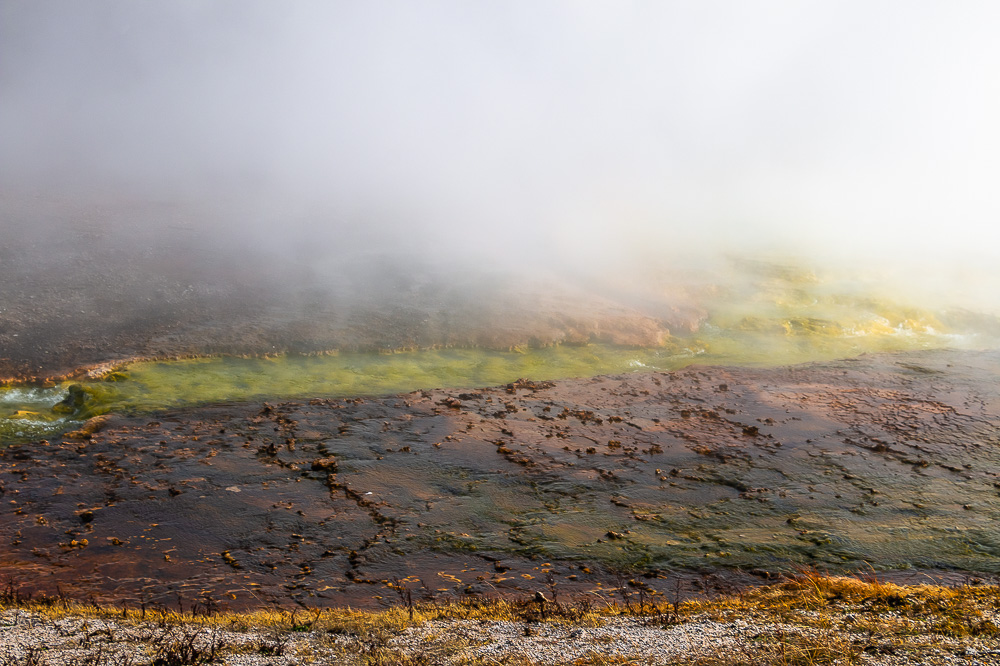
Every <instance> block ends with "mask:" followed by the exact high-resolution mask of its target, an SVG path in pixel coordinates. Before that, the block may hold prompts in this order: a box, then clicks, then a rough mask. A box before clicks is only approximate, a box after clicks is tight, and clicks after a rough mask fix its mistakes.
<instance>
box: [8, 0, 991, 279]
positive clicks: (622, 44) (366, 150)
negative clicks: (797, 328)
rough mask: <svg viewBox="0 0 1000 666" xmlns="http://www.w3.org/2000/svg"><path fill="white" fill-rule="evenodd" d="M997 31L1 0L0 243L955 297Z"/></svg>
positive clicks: (710, 7) (763, 15)
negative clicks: (125, 241) (41, 232)
mask: <svg viewBox="0 0 1000 666" xmlns="http://www.w3.org/2000/svg"><path fill="white" fill-rule="evenodd" d="M998 21H1000V6H998V5H997V4H996V3H993V2H973V1H971V0H970V1H967V2H962V3H953V2H945V1H940V2H931V1H928V2H908V1H888V0H882V1H878V0H877V1H875V2H872V1H864V2H861V1H847V2H809V1H803V0H794V1H781V0H772V1H764V2H754V3H746V2H738V1H735V0H732V1H719V0H704V1H700V2H629V3H603V2H585V1H580V0H573V1H566V2H557V1H545V2H494V3H478V2H477V3H468V2H458V1H453V2H434V1H428V2H405V1H380V2H350V3H348V2H325V1H323V2H321V1H318V0H317V1H315V2H313V1H305V0H298V1H294V2H283V1H277V0H275V1H273V2H262V1H251V2H248V1H246V0H219V1H215V2H206V1H203V0H173V1H171V2H151V1H148V2H147V1H136V0H95V1H93V2H70V1H68V0H67V1H58V2H57V1H49V0H2V2H0V196H2V203H3V209H4V211H5V213H4V217H5V218H6V219H5V220H4V222H3V225H4V226H8V225H9V226H8V230H9V231H10V230H15V228H21V229H22V231H23V229H26V228H35V229H37V228H45V229H49V230H52V229H56V230H58V229H62V228H73V226H74V225H79V224H81V220H88V219H93V218H95V217H96V218H100V219H102V220H104V221H105V222H107V221H108V220H112V221H113V222H114V225H115V227H114V228H115V229H116V230H118V231H120V232H122V233H124V234H130V235H132V236H134V237H135V238H140V239H143V238H144V239H149V238H157V237H160V235H162V236H164V237H169V236H170V235H174V234H180V233H184V232H181V231H178V229H179V228H180V229H186V230H187V232H188V233H193V234H196V235H197V237H198V239H199V240H198V243H200V244H201V245H202V246H205V247H211V248H214V250H216V251H218V252H222V251H224V249H226V248H229V249H233V250H234V251H235V250H236V249H238V250H239V251H246V250H247V249H248V248H253V247H258V248H260V251H261V252H264V249H265V248H266V250H267V251H268V252H274V253H276V255H275V256H276V257H277V258H278V259H279V260H288V261H292V262H304V263H309V262H312V263H315V264H316V265H327V264H336V261H337V260H338V259H339V258H341V257H343V256H344V255H346V254H352V253H357V252H362V251H364V252H369V251H372V248H378V249H379V251H382V250H385V249H387V248H389V249H391V248H396V249H397V250H398V251H400V252H407V253H412V254H413V255H415V256H422V257H427V258H429V259H432V260H435V261H441V262H445V263H447V262H468V263H470V264H472V265H491V264H490V263H489V262H496V264H497V265H499V264H501V263H506V264H510V265H517V266H522V267H523V266H531V265H541V264H547V265H551V266H562V267H565V268H567V269H568V270H571V271H577V272H587V271H591V270H594V271H597V270H604V269H608V268H615V267H621V266H627V265H631V264H632V263H633V262H637V261H640V262H641V261H661V260H664V258H665V257H670V258H672V260H675V259H676V258H677V257H678V256H682V255H685V254H687V255H689V256H691V255H694V256H701V255H702V254H703V253H704V252H708V251H715V250H719V251H725V252H741V253H754V252H764V251H781V252H786V253H794V254H798V255H802V256H820V255H823V256H834V257H836V258H838V259H843V258H845V257H855V258H862V259H863V260H864V261H868V262H882V263H888V264H892V265H897V266H912V265H914V264H917V265H920V266H922V267H923V268H924V269H925V270H922V271H921V274H922V275H928V274H929V275H931V276H933V277H934V279H935V280H944V279H946V278H947V279H950V278H954V277H956V276H961V275H963V274H964V272H966V271H968V270H971V268H975V267H976V266H980V267H986V268H987V269H988V268H989V267H991V265H992V264H991V262H993V261H995V260H996V259H997V257H996V251H997V248H1000V243H998V240H1000V239H998V232H997V228H998V225H997V222H998V220H1000V215H998V213H1000V197H998V196H997V195H996V184H997V182H1000V124H998V123H997V121H996V119H997V118H998V117H1000V83H998V79H997V76H996V72H998V71H1000V42H998V41H997V40H996V36H995V26H996V25H997V24H998ZM164 211H168V212H164ZM137 242H138V241H137ZM904 258H905V261H903V259H904ZM928 266H929V267H931V270H929V271H928V270H926V268H927V267H928ZM970 267H971V268H970Z"/></svg>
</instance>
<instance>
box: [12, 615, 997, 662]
mask: <svg viewBox="0 0 1000 666" xmlns="http://www.w3.org/2000/svg"><path fill="white" fill-rule="evenodd" d="M810 631H813V630H811V629H808V628H805V627H802V626H794V625H778V624H760V623H753V622H747V621H743V620H736V621H732V622H716V621H712V620H709V619H704V618H702V619H697V618H696V619H693V620H691V619H689V620H687V621H685V622H683V623H682V624H678V625H671V626H658V625H655V624H649V623H648V621H645V620H643V619H641V618H631V617H628V618H626V617H621V618H616V617H611V618H607V619H606V620H605V621H604V623H603V624H602V625H601V626H596V627H578V626H571V625H563V624H558V623H525V622H503V621H481V620H451V621H434V622H428V623H425V624H422V625H420V626H417V627H413V628H410V629H408V630H406V631H405V632H402V633H399V634H392V633H384V634H382V635H374V636H365V637H357V636H350V635H338V634H328V633H326V632H283V633H280V634H279V633H276V632H274V631H269V630H257V631H236V630H224V629H221V628H198V627H197V626H194V625H181V626H174V625H158V624H153V623H148V624H135V623H126V624H120V623H118V622H116V621H114V620H100V619H91V618H65V619H59V620H52V619H49V618H47V617H45V616H42V615H38V614H33V613H30V612H26V611H23V610H6V611H4V612H2V613H0V666H22V665H23V666H29V665H30V666H62V665H67V666H69V665H77V664H81V665H87V666H104V665H107V666H146V665H148V664H151V663H153V662H154V661H155V659H156V658H157V657H158V656H163V650H165V649H166V648H167V647H168V646H172V647H173V648H174V649H175V650H178V649H182V648H183V646H188V647H189V648H194V649H196V650H199V651H200V652H201V654H203V655H205V654H207V653H208V652H209V651H210V650H211V647H212V645H215V646H216V657H217V659H216V661H214V662H212V663H217V664H226V665H228V666H287V665H291V664H338V665H340V664H345V665H346V664H351V663H354V662H355V660H354V659H352V657H359V660H358V661H359V662H360V663H373V661H374V660H369V661H363V657H364V656H368V657H371V656H373V655H376V654H377V655H379V656H381V658H382V659H383V661H381V662H374V663H392V662H391V661H387V660H385V659H386V657H387V655H391V654H392V651H394V650H395V651H402V652H408V653H410V654H422V655H424V656H426V657H428V660H427V662H426V663H429V664H448V663H451V662H453V661H458V660H461V659H472V660H478V661H481V662H483V663H487V664H492V663H496V664H503V663H508V662H509V661H510V660H512V659H513V660H516V659H518V658H527V659H530V660H533V661H534V662H536V663H538V664H546V665H552V664H568V663H572V662H573V661H575V660H577V659H580V658H582V657H586V656H588V655H590V656H607V657H611V656H618V657H626V658H628V659H630V660H631V663H636V664H664V663H678V662H685V661H688V660H693V659H697V658H698V657H703V656H706V655H710V654H715V655H720V656H721V655H726V656H739V657H742V659H743V661H744V662H746V661H752V660H753V657H754V654H755V644H756V642H755V639H756V638H759V637H761V636H766V635H770V636H774V635H776V634H777V633H778V632H785V633H798V634H799V635H804V636H810V635H812V634H810ZM389 659H391V656H390V657H389ZM860 662H861V663H863V664H867V665H869V666H903V665H904V664H927V665H928V666H930V665H932V664H933V665H941V664H954V665H956V666H957V665H959V664H961V665H963V666H996V665H1000V645H998V644H997V641H996V640H991V641H989V644H982V643H980V644H976V645H972V644H962V643H961V642H955V641H947V640H944V641H942V642H941V643H940V645H938V646H936V647H935V649H933V650H930V651H925V652H923V653H922V655H921V657H920V658H919V659H914V658H913V657H912V655H911V656H907V655H905V654H900V655H892V654H888V655H886V654H882V655H877V656H876V655H871V656H869V655H867V654H865V655H861V659H860ZM189 663H207V662H206V661H201V662H194V661H191V662H189ZM855 663H857V662H855Z"/></svg>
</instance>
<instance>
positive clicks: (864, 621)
mask: <svg viewBox="0 0 1000 666" xmlns="http://www.w3.org/2000/svg"><path fill="white" fill-rule="evenodd" d="M401 603H402V605H400V606H399V607H396V608H391V609H388V610H383V611H359V610H351V609H345V608H334V609H325V610H315V611H301V610H300V611H297V612H296V611H285V610H259V611H255V612H251V613H227V612H211V611H210V609H207V608H206V609H203V610H202V612H198V613H190V612H188V613H183V614H182V613H178V612H174V611H170V610H164V609H156V610H150V609H146V610H141V609H121V608H114V607H99V606H95V605H85V604H77V603H72V602H69V601H64V600H58V599H35V600H28V599H20V598H17V596H16V595H12V594H11V593H10V591H9V590H8V593H7V594H0V609H3V610H6V609H8V608H12V607H17V608H20V609H22V610H27V611H30V612H33V613H36V614H39V615H40V616H42V617H45V618H48V619H50V620H53V621H55V620H60V619H65V618H76V619H80V618H84V619H86V618H93V619H102V620H106V621H114V622H116V623H118V625H119V626H136V627H138V626H143V627H158V628H160V629H164V630H167V629H169V630H172V631H174V632H175V633H174V634H172V635H174V636H175V637H176V639H177V645H176V647H177V650H176V651H180V650H182V648H184V645H185V643H184V641H188V648H189V649H188V652H189V653H191V654H194V652H193V649H194V646H195V643H194V641H193V640H192V639H191V636H193V635H195V634H196V633H198V632H200V634H199V635H201V636H203V637H204V636H211V635H212V633H211V632H214V631H221V630H225V631H234V632H253V633H255V634H257V635H259V636H265V637H267V638H266V639H262V640H259V641H258V642H257V643H254V644H253V646H254V647H253V649H254V650H256V651H259V652H261V653H265V652H266V651H268V650H271V651H272V652H273V653H274V654H280V653H281V652H282V650H284V649H285V646H286V645H287V644H288V643H289V641H290V640H291V639H292V638H294V637H295V636H296V635H303V634H304V633H305V632H312V634H311V635H314V636H316V635H318V636H320V637H321V639H320V640H322V642H323V645H324V646H325V648H326V649H327V650H328V653H330V654H335V655H337V658H336V661H335V662H329V663H342V664H345V665H357V666H380V665H383V664H385V665H388V664H402V665H404V666H430V665H432V664H460V665H463V666H476V665H478V664H485V663H498V662H496V661H495V660H482V661H481V660H478V659H477V658H476V657H474V656H469V655H470V654H474V651H470V650H469V649H468V648H469V647H470V643H469V642H468V641H467V640H464V639H461V638H459V637H457V636H456V635H454V634H452V633H451V632H442V634H444V635H441V636H438V637H434V638H433V639H428V640H425V641H424V642H422V643H421V644H420V646H419V648H418V649H409V650H405V651H404V650H401V649H400V648H398V647H393V646H392V645H391V641H392V639H394V638H395V637H397V636H399V635H400V634H401V633H403V632H404V631H405V630H407V629H408V628H410V627H418V626H421V625H424V624H426V623H428V622H433V621H469V622H477V621H481V622H499V621H507V622H514V623H523V624H525V626H527V625H529V624H533V623H549V624H553V623H554V624H561V625H568V626H573V627H578V626H579V627H597V626H600V625H601V624H602V622H604V621H605V620H606V619H608V618H609V617H613V616H629V617H633V618H637V619H639V620H640V621H641V622H642V624H643V625H644V626H650V627H672V626H678V625H684V624H688V623H693V622H696V621H698V622H704V621H709V620H712V621H716V622H722V623H733V622H741V623H747V624H748V625H749V630H748V638H747V640H745V641H742V642H741V643H740V644H738V645H737V646H736V647H732V646H730V648H728V649H726V650H724V651H723V650H719V651H718V653H717V654H710V655H704V654H702V655H698V656H693V657H689V658H684V659H681V660H678V661H677V662H675V663H693V664H699V665H701V666H743V665H746V666H750V665H754V666H757V665H773V666H779V665H780V666H795V665H800V666H813V665H820V664H867V663H873V660H878V659H888V660H889V662H892V660H896V663H905V662H907V661H913V660H915V661H919V660H923V661H925V662H927V663H945V661H943V659H944V657H941V655H949V654H950V655H952V657H954V656H955V655H962V654H963V650H965V649H971V648H974V649H975V650H976V651H979V652H982V651H988V652H989V651H993V650H995V651H996V652H995V655H996V656H994V657H991V658H992V659H994V660H996V658H997V657H1000V627H998V623H1000V588H998V587H995V586H968V585H967V586H961V587H941V586H935V585H906V586H904V585H896V584H892V583H883V582H879V581H877V580H875V579H874V578H865V577H853V578H851V577H826V576H822V575H819V574H814V573H803V574H800V575H797V576H794V577H791V578H789V579H787V580H785V581H784V582H781V583H778V584H775V585H770V586H767V587H761V588H756V589H751V590H746V591H744V592H742V593H740V594H736V595H733V596H729V597H724V598H718V599H711V600H692V601H686V602H676V601H675V602H674V603H655V604H654V603H644V604H643V605H642V607H640V606H639V605H637V604H635V603H633V602H631V600H629V599H627V598H625V599H623V600H622V602H620V603H619V602H614V601H609V602H607V603H605V604H603V605H601V606H594V605H591V604H588V603H580V602H577V603H571V604H556V603H552V602H549V603H542V602H539V601H538V600H535V599H520V600H518V599H514V600H511V599H483V598H478V599H469V600H465V601H462V602H453V603H443V604H412V605H411V604H408V603H407V600H406V598H405V597H404V596H402V595H401ZM536 626H537V625H536ZM201 649H202V650H203V651H202V653H201V654H204V649H205V648H201ZM213 649H214V648H213ZM243 649H246V648H243ZM236 650H237V648H234V647H232V646H228V647H227V646H220V647H219V651H220V653H224V652H226V651H229V652H233V651H236ZM183 657H184V655H180V656H179V657H178V658H177V660H176V661H173V662H170V663H171V664H177V665H178V666H181V665H183V664H189V663H208V662H207V661H197V660H196V659H194V658H193V657H192V658H190V659H185V658H183ZM213 657H214V655H213ZM939 657H941V659H942V661H939V660H938V658H939ZM25 663H27V662H25ZM162 663H167V662H166V661H163V662H162ZM303 663H308V659H306V660H305V661H304V662H303ZM322 663H328V662H322ZM502 663H505V664H512V665H516V666H528V665H529V664H533V663H535V662H532V661H531V660H530V659H528V658H526V657H509V658H505V660H504V661H503V662H502ZM568 663H572V664H578V665H579V666H600V665H610V664H628V663H644V662H642V661H641V660H636V659H635V658H634V657H633V656H630V655H628V654H609V653H607V652H601V651H599V650H595V651H594V652H592V653H590V654H588V655H587V656H586V657H584V658H579V659H577V660H576V661H575V662H568Z"/></svg>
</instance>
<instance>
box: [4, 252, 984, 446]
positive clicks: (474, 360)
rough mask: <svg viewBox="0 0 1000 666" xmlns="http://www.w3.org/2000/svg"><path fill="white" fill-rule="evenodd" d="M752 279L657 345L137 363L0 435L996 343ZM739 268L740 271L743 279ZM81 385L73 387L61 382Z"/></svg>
mask: <svg viewBox="0 0 1000 666" xmlns="http://www.w3.org/2000/svg"><path fill="white" fill-rule="evenodd" d="M755 273H756V280H755V281H752V282H747V281H741V282H740V283H738V284H735V283H734V284H729V285H721V286H718V287H713V288H703V289H702V291H703V293H705V294H708V296H707V297H706V298H707V299H708V300H707V302H705V303H704V309H705V313H706V314H705V316H704V317H703V319H702V321H700V322H699V324H698V326H697V329H696V330H694V331H692V332H688V333H683V334H677V335H672V336H670V337H669V338H667V339H666V340H665V341H664V342H663V343H662V344H660V345H657V346H625V345H615V344H608V343H606V342H601V341H600V340H595V341H593V342H589V343H588V342H580V343H575V344H566V343H563V344H552V345H546V346H531V345H523V346H520V347H518V348H515V349H505V350H498V349H489V348H481V347H480V348H430V349H422V350H406V351H391V350H390V351H385V352H382V353H376V352H336V351H332V352H324V353H313V354H279V355H271V356H251V357H245V356H224V355H214V356H205V357H194V358H176V359H170V360H136V361H133V362H128V363H123V364H120V365H117V366H115V367H113V368H112V369H108V368H104V369H102V370H101V371H99V372H96V373H91V376H90V377H88V378H84V379H78V380H73V381H61V382H57V383H49V385H46V386H30V385H8V386H6V387H3V388H2V389H0V437H2V438H3V439H4V440H5V441H13V440H24V439H31V438H41V437H48V436H56V435H58V434H60V433H62V432H65V431H67V430H72V429H74V428H77V427H79V426H80V425H81V423H82V422H83V421H85V420H86V419H88V418H91V417H94V416H98V415H101V414H106V413H124V414H135V413H152V412H156V411H158V410H164V409H171V408H177V407H184V406H195V405H204V404H210V403H219V402H238V401H248V400H284V399H303V398H330V397H350V396H379V395H392V394H399V393H408V392H411V391H417V390H424V389H436V388H462V387H484V386H494V385H500V384H506V383H508V382H511V381H514V380H517V379H521V378H524V379H530V380H536V381H538V380H557V379H566V378H579V377H593V376H597V375H606V374H618V373H627V372H641V371H668V370H676V369H678V368H682V367H685V366H688V365H691V364H703V365H715V366H726V365H741V366H746V365H751V366H772V367H774V366H783V365H791V364H798V363H807V362H812V361H826V360H832V359H838V358H848V357H853V356H858V355H860V354H865V353H872V352H892V351H910V350H920V349H942V348H954V349H977V348H978V349H981V348H988V347H992V346H995V344H996V333H997V330H998V326H997V320H996V318H995V317H993V316H991V315H987V314H977V313H974V312H971V311H969V310H960V309H954V308H951V309H948V308H926V307H916V306H913V305H909V304H906V303H902V302H898V301H895V300H892V299H889V298H886V297H884V296H882V295H877V294H878V291H877V290H876V289H875V286H874V285H872V284H868V285H859V284H858V283H857V281H856V280H852V281H848V280H845V279H839V280H838V279H832V278H826V279H820V278H818V277H816V276H815V275H814V274H813V273H811V272H809V271H805V270H802V269H791V268H789V267H787V266H779V265H767V266H764V267H761V266H756V267H755ZM743 277H745V276H743ZM73 385H75V386H78V387H79V389H75V391H76V392H75V393H74V394H73V395H70V393H69V387H70V386H73Z"/></svg>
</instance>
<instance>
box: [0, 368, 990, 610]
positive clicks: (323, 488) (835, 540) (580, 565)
mask: <svg viewBox="0 0 1000 666" xmlns="http://www.w3.org/2000/svg"><path fill="white" fill-rule="evenodd" d="M998 377H1000V352H973V351H947V350H937V351H921V352H906V353H898V354H879V355H868V356H862V357H859V358H855V359H851V360H843V361H832V362H823V363H814V364H806V365H798V366H791V367H784V368H771V369H767V368H719V367H700V366H692V367H688V368H686V369H682V370H678V371H674V372H640V373H632V374H627V375H613V376H601V377H595V378H590V379H579V380H564V381H559V382H555V383H552V382H531V381H520V382H516V383H512V384H508V385H506V386H498V387H493V388H485V389H482V388H480V389H465V390H463V389H449V390H432V391H421V392H416V393H409V394H404V395H398V396H393V397H386V398H350V399H314V400H301V401H293V402H256V403H241V404H226V405H208V406H200V407H190V408H185V409H179V410H173V411H169V412H162V413H159V414H155V415H136V416H130V417H129V416H121V415H116V416H111V417H110V418H109V419H108V420H107V421H105V422H104V423H103V425H102V426H101V427H100V429H98V430H97V431H96V432H94V433H93V434H91V435H89V439H68V438H67V439H63V438H54V439H51V440H50V441H35V442H27V443H19V444H15V445H11V446H10V447H8V448H6V449H4V450H3V451H2V452H0V484H2V493H3V495H2V499H3V503H2V504H0V543H2V544H3V549H2V551H0V576H3V577H5V578H6V579H8V580H9V581H11V583H12V584H14V585H16V586H17V587H20V588H21V589H22V590H25V591H36V592H43V593H47V594H65V595H69V596H72V597H75V598H94V599H96V600H103V601H116V602H124V603H128V604H142V603H155V604H162V605H167V606H171V607H176V605H177V604H178V603H180V604H187V605H188V606H190V604H192V603H196V602H198V603H205V602H206V600H208V599H212V600H213V601H212V603H224V604H227V605H229V606H230V607H232V608H247V607H255V606H260V605H264V604H279V605H294V604H300V605H306V606H330V605H347V604H350V605H352V606H378V605H385V604H390V603H399V599H398V597H397V596H396V593H395V592H394V591H393V590H392V589H391V588H390V587H389V585H390V584H391V583H393V582H394V581H395V580H400V581H403V582H404V583H405V584H406V585H407V586H409V587H410V588H411V589H413V590H414V591H415V594H416V595H417V596H418V597H421V596H423V597H436V598H442V597H455V596H457V597H461V596H463V595H467V594H484V595H494V594H524V593H533V592H535V591H545V592H546V593H547V594H550V593H551V591H552V590H555V591H556V593H557V594H560V595H565V597H572V596H576V595H590V596H591V597H592V598H595V599H597V598H599V597H597V596H593V595H599V596H604V597H607V596H609V595H613V594H614V593H615V590H616V588H617V587H618V586H620V585H630V584H631V585H632V586H633V587H636V586H640V587H641V586H646V588H648V590H649V591H650V593H652V592H655V591H658V592H660V593H663V594H671V590H672V589H678V586H679V587H680V588H683V590H684V591H685V593H693V592H699V591H702V592H704V591H710V590H712V589H723V588H727V587H731V586H733V585H744V584H749V583H751V582H753V581H766V580H769V579H773V578H774V577H775V576H777V575H779V574H780V573H781V572H788V571H793V570H795V569H796V568H801V567H806V568H816V569H820V570H824V571H833V572H843V571H859V570H861V571H869V572H871V571H879V572H885V575H888V576H896V577H904V578H908V579H912V580H926V577H925V576H926V575H928V574H929V575H933V576H943V577H945V578H946V579H947V577H948V576H951V577H952V579H956V578H958V579H960V578H961V577H963V576H969V575H972V574H970V572H976V575H979V576H992V575H995V574H998V573H1000V568H998V566H997V562H998V561H1000V559H998V556H1000V529H998V528H997V525H998V524H1000V523H998V522H997V519H998V518H1000V497H998V493H1000V476H998V470H1000V388H998V387H1000V383H998V381H997V380H998ZM677 581H680V582H679V583H678V582H677Z"/></svg>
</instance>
